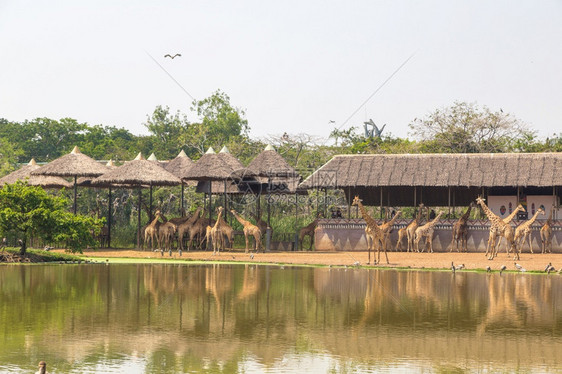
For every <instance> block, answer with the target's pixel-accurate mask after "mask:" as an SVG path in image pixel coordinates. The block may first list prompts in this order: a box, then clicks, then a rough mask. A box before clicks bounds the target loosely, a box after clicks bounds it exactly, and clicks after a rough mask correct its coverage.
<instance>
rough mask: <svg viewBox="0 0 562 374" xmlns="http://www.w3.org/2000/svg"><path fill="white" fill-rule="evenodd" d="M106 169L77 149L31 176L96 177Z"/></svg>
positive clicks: (35, 171)
mask: <svg viewBox="0 0 562 374" xmlns="http://www.w3.org/2000/svg"><path fill="white" fill-rule="evenodd" d="M107 170H108V169H107V167H106V166H104V165H102V164H100V163H99V162H97V161H96V160H94V159H93V158H91V157H88V156H86V155H85V154H82V152H80V150H79V149H78V147H74V149H73V150H72V152H70V153H68V154H66V155H64V156H61V157H59V158H57V159H56V160H53V161H51V162H49V163H48V164H46V165H43V166H41V167H40V168H39V169H37V170H34V171H32V172H31V174H32V175H53V176H59V177H97V176H99V175H102V174H103V173H105V172H106V171H107Z"/></svg>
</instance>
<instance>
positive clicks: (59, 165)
mask: <svg viewBox="0 0 562 374" xmlns="http://www.w3.org/2000/svg"><path fill="white" fill-rule="evenodd" d="M105 172H107V167H106V166H104V165H102V164H100V163H99V162H97V161H96V160H94V159H93V158H91V157H88V156H86V155H85V154H82V153H81V152H80V150H79V149H78V147H74V149H73V150H72V152H70V153H69V154H66V155H64V156H62V157H59V158H57V159H56V160H53V161H51V162H49V163H48V164H46V165H44V166H41V167H40V168H39V169H37V170H34V171H32V172H31V175H50V176H58V177H73V178H74V214H76V195H77V193H76V186H77V183H76V181H77V179H78V177H97V176H100V175H102V174H103V173H105Z"/></svg>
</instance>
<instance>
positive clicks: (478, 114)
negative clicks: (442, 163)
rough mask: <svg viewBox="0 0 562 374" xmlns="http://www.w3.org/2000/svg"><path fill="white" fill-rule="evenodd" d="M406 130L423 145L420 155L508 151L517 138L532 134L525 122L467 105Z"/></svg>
mask: <svg viewBox="0 0 562 374" xmlns="http://www.w3.org/2000/svg"><path fill="white" fill-rule="evenodd" d="M409 127H410V130H411V134H412V135H413V136H414V137H415V138H417V139H418V140H420V141H421V142H422V144H421V148H420V150H421V151H422V152H440V153H441V152H445V153H477V152H508V151H512V150H513V149H514V147H515V145H516V142H517V140H518V139H522V138H524V137H525V136H528V135H529V134H532V132H531V131H530V130H529V129H528V127H527V125H526V124H525V123H523V122H522V121H521V120H519V119H517V118H515V117H514V116H512V115H510V114H508V113H504V112H503V110H501V109H500V110H499V111H497V112H493V111H491V110H490V109H489V108H488V107H486V106H484V107H482V108H480V107H478V106H477V105H476V104H475V103H466V102H455V103H454V104H453V105H452V106H451V107H448V108H444V109H437V110H436V111H434V112H433V113H430V114H429V115H428V116H427V117H426V118H423V119H418V118H416V119H414V120H413V121H412V122H411V123H410V124H409Z"/></svg>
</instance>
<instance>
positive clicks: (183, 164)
mask: <svg viewBox="0 0 562 374" xmlns="http://www.w3.org/2000/svg"><path fill="white" fill-rule="evenodd" d="M193 164H194V162H193V161H192V160H191V159H190V158H189V157H188V156H187V155H186V154H185V152H184V151H183V149H182V151H181V152H180V153H179V154H178V155H177V156H176V158H174V159H173V160H170V161H168V162H167V163H166V164H164V165H163V167H164V169H166V170H167V171H169V172H170V173H172V174H174V175H175V176H176V177H178V178H181V177H182V175H184V174H185V173H187V171H188V170H189V169H191V167H192V166H193Z"/></svg>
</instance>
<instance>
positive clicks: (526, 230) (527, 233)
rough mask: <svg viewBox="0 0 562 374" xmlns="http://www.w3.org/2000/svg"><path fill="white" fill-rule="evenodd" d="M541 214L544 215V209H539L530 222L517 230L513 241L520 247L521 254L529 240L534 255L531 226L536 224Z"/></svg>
mask: <svg viewBox="0 0 562 374" xmlns="http://www.w3.org/2000/svg"><path fill="white" fill-rule="evenodd" d="M539 214H544V210H543V209H542V208H539V209H537V211H536V212H535V214H533V216H532V217H531V218H530V219H529V220H527V221H525V222H523V223H522V224H520V225H519V226H517V227H516V228H515V234H514V235H513V240H514V241H515V243H517V244H518V245H519V253H521V249H523V244H525V239H528V240H529V249H530V251H531V253H533V246H532V245H531V226H532V225H533V223H535V221H536V220H537V217H538V215H539ZM518 241H519V242H518Z"/></svg>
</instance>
